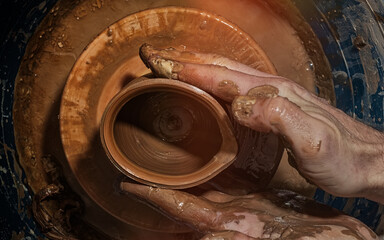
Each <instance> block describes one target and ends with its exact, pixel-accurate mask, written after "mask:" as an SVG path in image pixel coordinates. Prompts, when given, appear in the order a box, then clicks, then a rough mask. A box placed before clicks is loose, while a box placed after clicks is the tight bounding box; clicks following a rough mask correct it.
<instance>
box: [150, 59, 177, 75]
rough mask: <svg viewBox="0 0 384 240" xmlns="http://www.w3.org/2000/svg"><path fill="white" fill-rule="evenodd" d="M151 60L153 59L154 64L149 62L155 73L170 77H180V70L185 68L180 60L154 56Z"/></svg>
mask: <svg viewBox="0 0 384 240" xmlns="http://www.w3.org/2000/svg"><path fill="white" fill-rule="evenodd" d="M149 61H151V63H152V64H148V66H150V68H151V69H152V71H153V72H154V73H156V74H158V75H159V76H164V77H167V78H170V79H178V78H179V77H178V76H179V72H181V71H182V70H183V68H184V66H183V65H182V64H181V63H179V62H176V61H171V60H166V59H162V58H154V59H150V60H149Z"/></svg>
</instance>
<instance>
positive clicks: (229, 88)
mask: <svg viewBox="0 0 384 240" xmlns="http://www.w3.org/2000/svg"><path fill="white" fill-rule="evenodd" d="M239 94H240V90H239V87H238V86H237V85H236V83H234V82H233V81H231V80H223V81H221V82H219V84H218V85H217V95H218V96H220V98H222V99H224V100H225V101H228V102H230V101H232V100H233V99H234V98H235V97H236V96H238V95H239Z"/></svg>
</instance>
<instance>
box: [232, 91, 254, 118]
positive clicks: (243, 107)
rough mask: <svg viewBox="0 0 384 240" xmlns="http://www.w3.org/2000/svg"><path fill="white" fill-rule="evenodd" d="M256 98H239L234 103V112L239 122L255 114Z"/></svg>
mask: <svg viewBox="0 0 384 240" xmlns="http://www.w3.org/2000/svg"><path fill="white" fill-rule="evenodd" d="M255 103H256V97H252V96H239V97H237V98H236V99H235V100H234V101H233V103H232V112H233V114H234V116H235V117H236V119H237V120H243V119H247V118H249V117H250V116H251V115H252V113H253V106H254V105H255Z"/></svg>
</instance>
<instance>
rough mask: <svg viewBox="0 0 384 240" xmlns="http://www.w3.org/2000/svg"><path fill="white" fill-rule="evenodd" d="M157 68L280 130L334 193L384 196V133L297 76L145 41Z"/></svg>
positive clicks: (308, 171) (261, 126)
mask: <svg viewBox="0 0 384 240" xmlns="http://www.w3.org/2000/svg"><path fill="white" fill-rule="evenodd" d="M140 51H141V52H140V55H141V57H142V59H143V61H144V62H145V63H146V65H147V66H148V67H150V68H151V69H152V71H153V72H154V73H155V74H157V75H159V76H162V77H168V78H172V79H176V80H180V81H184V82H187V83H190V84H192V85H195V86H197V87H199V88H201V89H203V90H205V91H207V92H210V93H212V94H214V95H216V96H217V97H219V98H222V99H224V100H226V101H228V102H232V111H233V115H234V116H235V117H236V119H237V121H238V122H239V123H240V124H243V125H245V126H248V127H250V128H252V129H255V130H258V131H263V132H269V131H272V132H273V133H275V134H277V135H279V136H281V138H282V139H283V141H284V143H285V145H286V148H287V150H288V153H289V154H290V156H291V157H292V158H293V159H294V165H295V167H296V168H297V169H298V171H299V172H300V173H301V174H302V175H303V176H304V177H305V178H307V179H308V180H310V181H311V182H313V183H315V184H316V185H317V186H319V187H320V188H322V189H324V190H325V191H327V192H329V193H332V194H334V195H336V196H345V197H367V198H370V199H371V200H376V201H379V202H382V203H384V176H382V175H383V174H382V173H383V172H384V160H383V159H384V147H383V143H384V141H383V140H384V135H383V134H382V133H381V132H378V131H376V130H374V129H372V128H370V127H368V126H366V125H364V124H362V123H360V122H358V121H356V120H354V119H352V118H351V117H349V116H348V115H346V114H345V113H344V112H342V111H340V110H338V109H336V108H334V107H333V106H331V105H330V104H328V103H327V102H326V101H325V100H324V99H321V98H319V97H317V96H315V95H314V94H312V93H310V92H309V91H307V90H306V89H304V88H303V87H301V86H300V85H298V84H297V83H295V82H293V81H291V80H289V79H286V78H283V77H279V76H274V75H270V74H267V73H263V72H260V71H258V70H255V69H252V68H249V67H247V66H245V65H243V64H241V63H238V62H234V61H232V60H229V59H226V58H224V57H221V56H217V55H212V54H201V53H191V52H188V53H185V52H181V51H177V50H175V49H163V50H157V49H154V48H153V47H152V46H149V45H144V46H143V47H142V48H141V50H140Z"/></svg>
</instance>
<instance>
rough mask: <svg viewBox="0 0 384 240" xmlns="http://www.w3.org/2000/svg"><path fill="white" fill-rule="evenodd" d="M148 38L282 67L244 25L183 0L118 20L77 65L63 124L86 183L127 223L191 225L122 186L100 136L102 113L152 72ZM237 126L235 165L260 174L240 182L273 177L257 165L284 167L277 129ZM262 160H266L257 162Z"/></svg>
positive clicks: (71, 157) (74, 166)
mask: <svg viewBox="0 0 384 240" xmlns="http://www.w3.org/2000/svg"><path fill="white" fill-rule="evenodd" d="M143 43H149V44H152V45H153V46H156V47H174V48H177V49H181V50H189V51H199V52H209V53H216V54H221V55H224V56H226V57H229V58H231V59H234V60H237V61H240V62H242V63H244V64H247V65H249V66H251V67H254V68H256V69H259V70H261V71H264V72H270V73H275V70H274V68H273V66H272V64H271V63H270V61H269V60H268V58H267V57H266V55H265V54H264V52H263V51H262V50H261V49H260V48H259V47H258V45H257V44H256V43H255V42H254V41H253V40H252V38H251V37H249V36H248V35H247V34H246V33H244V32H242V31H241V30H240V29H238V28H237V27H236V26H233V25H232V24H231V23H229V22H227V21H226V20H225V19H223V18H221V17H218V16H215V15H213V14H207V13H204V12H201V11H199V10H194V9H185V8H177V7H168V8H160V9H155V10H146V11H143V12H139V13H136V14H133V15H130V16H128V17H125V18H123V19H121V20H120V21H118V22H116V23H114V24H112V25H111V26H109V27H108V28H107V29H105V30H104V31H103V32H101V33H100V34H99V35H98V36H97V37H96V38H95V39H94V40H93V41H92V42H91V43H90V44H89V45H88V47H87V48H86V49H85V50H84V51H83V53H82V54H81V56H80V57H79V58H78V60H77V62H76V64H75V65H74V67H73V69H72V71H71V73H70V75H69V77H68V80H67V83H66V86H65V89H64V92H63V95H62V102H61V109H60V130H61V137H62V143H63V147H64V151H65V154H66V157H67V160H68V163H69V166H70V168H71V170H72V172H73V174H74V175H75V176H76V179H77V181H78V183H79V184H80V185H81V186H82V188H83V190H84V191H85V192H86V193H87V194H88V195H89V196H90V198H91V199H92V200H94V201H95V202H96V203H97V204H98V205H99V206H100V207H102V208H103V209H104V210H105V211H106V212H108V213H109V214H111V215H113V216H115V217H116V218H118V219H120V220H121V221H123V222H125V223H128V224H132V225H135V226H139V227H142V228H145V229H151V230H158V231H163V232H184V231H187V230H186V228H185V227H184V226H181V225H178V224H177V223H174V222H173V221H171V220H169V219H168V218H166V217H164V216H163V215H161V214H160V213H158V212H156V211H155V210H153V209H152V208H150V207H148V206H147V205H145V204H143V203H142V202H139V201H137V200H136V199H134V198H133V197H129V196H124V195H122V194H120V193H119V191H118V190H117V188H116V185H117V184H118V182H119V181H120V180H121V177H122V175H121V173H120V172H119V171H118V170H117V169H115V168H114V167H113V165H112V164H111V163H110V161H109V160H108V158H107V156H106V154H105V152H104V150H103V148H102V146H101V143H100V136H99V126H100V120H101V116H102V114H103V112H104V109H105V107H106V106H107V104H108V102H109V101H110V99H111V98H112V97H113V96H114V95H115V94H116V93H117V92H119V91H120V90H121V89H122V88H123V87H124V86H125V85H126V84H127V83H129V82H130V81H131V80H133V79H135V78H137V77H139V76H142V75H144V74H147V73H149V70H148V69H147V68H146V67H145V66H144V64H143V63H142V62H141V60H140V58H139V55H138V49H139V47H140V46H141V45H142V44H143ZM234 128H235V131H236V132H237V137H238V141H239V146H241V149H240V153H239V156H238V159H237V160H236V163H235V164H234V166H233V168H234V169H233V171H232V172H239V173H240V174H242V172H247V171H248V172H252V171H253V172H254V173H255V174H253V175H252V174H251V175H250V176H249V177H248V179H243V180H244V181H243V180H242V179H240V180H239V184H241V183H240V182H252V181H253V182H259V183H260V184H261V185H264V184H265V183H264V182H265V181H269V180H270V178H269V179H258V177H259V176H256V175H257V174H256V173H259V172H262V173H264V174H265V173H267V175H268V174H269V175H271V172H273V171H274V170H275V169H276V166H277V164H275V165H274V164H269V165H268V164H265V163H266V161H265V159H273V160H274V159H279V158H280V157H281V154H282V149H281V147H280V145H279V142H278V139H277V137H275V136H273V135H269V134H260V133H257V132H254V131H250V130H244V129H243V128H242V127H240V126H237V125H235V126H234ZM258 161H261V162H263V164H264V165H263V166H259V165H257V162H258ZM270 162H271V161H270ZM272 162H273V161H272ZM275 162H276V161H275ZM244 164H245V165H246V166H244ZM260 176H262V174H260ZM228 177H229V178H231V176H230V174H228ZM232 178H236V177H233V176H232ZM219 181H222V180H219ZM231 181H232V180H229V179H228V181H227V182H231ZM224 185H225V184H224ZM256 187H257V186H256ZM224 188H228V186H224ZM229 188H233V189H236V188H237V186H233V185H232V186H229Z"/></svg>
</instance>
